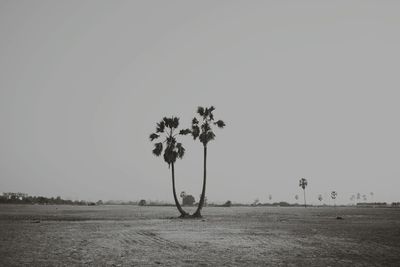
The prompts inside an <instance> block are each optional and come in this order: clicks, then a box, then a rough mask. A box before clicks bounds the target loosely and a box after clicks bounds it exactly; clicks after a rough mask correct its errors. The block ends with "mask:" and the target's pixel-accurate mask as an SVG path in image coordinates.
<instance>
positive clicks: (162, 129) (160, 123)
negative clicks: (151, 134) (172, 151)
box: [156, 121, 165, 133]
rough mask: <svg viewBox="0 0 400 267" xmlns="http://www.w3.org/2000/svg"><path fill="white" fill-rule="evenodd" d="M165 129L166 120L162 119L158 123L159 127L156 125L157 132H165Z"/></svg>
mask: <svg viewBox="0 0 400 267" xmlns="http://www.w3.org/2000/svg"><path fill="white" fill-rule="evenodd" d="M164 129H165V123H164V121H160V122H159V123H157V127H156V132H157V133H163V132H164Z"/></svg>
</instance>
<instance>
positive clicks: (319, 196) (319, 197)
mask: <svg viewBox="0 0 400 267" xmlns="http://www.w3.org/2000/svg"><path fill="white" fill-rule="evenodd" d="M318 200H319V202H321V201H322V195H321V194H319V195H318Z"/></svg>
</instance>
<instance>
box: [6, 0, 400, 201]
mask: <svg viewBox="0 0 400 267" xmlns="http://www.w3.org/2000/svg"><path fill="white" fill-rule="evenodd" d="M399 14H400V3H399V2H397V1H366V0H363V1H348V0H345V1H196V2H195V1H4V0H0V40H1V41H0V125H1V130H0V192H8V191H12V192H15V191H21V192H26V193H28V194H31V195H45V196H57V195H60V196H62V197H65V198H71V199H89V200H98V199H103V200H107V199H121V200H138V199H141V198H144V199H152V200H163V201H168V202H172V201H173V198H172V190H171V174H170V170H169V169H168V166H167V164H166V163H164V162H163V160H162V158H156V157H154V156H153V155H152V153H151V150H152V145H151V143H150V142H149V140H148V135H149V134H150V133H151V132H152V131H154V128H155V123H156V122H157V121H159V120H160V119H161V118H162V117H163V116H166V115H176V116H179V117H181V124H182V126H184V127H186V126H189V122H190V120H191V118H192V117H193V115H194V112H195V110H196V107H197V106H198V105H204V106H208V105H214V106H216V111H215V116H216V117H217V118H219V119H223V120H224V121H225V122H226V124H227V127H226V128H225V129H223V130H216V134H217V138H216V140H215V141H214V142H212V143H210V144H209V149H208V160H209V161H208V182H207V196H208V199H209V201H211V202H213V201H215V202H222V201H226V200H228V199H229V200H232V201H234V202H246V203H249V202H252V201H253V200H254V199H255V198H259V199H260V201H261V202H265V201H267V197H268V195H269V194H272V197H273V201H280V200H286V201H290V202H294V201H295V200H294V196H295V195H296V194H299V195H300V196H302V190H301V188H300V187H299V186H298V180H299V179H300V178H301V177H305V178H307V179H308V181H309V186H308V187H307V192H308V199H309V202H311V203H313V202H314V203H316V202H318V201H317V196H318V194H320V193H321V194H323V196H324V197H325V199H326V201H327V202H328V200H327V197H328V193H329V192H330V191H332V190H336V191H337V192H338V202H341V203H348V202H350V201H349V198H350V196H351V194H354V193H357V192H360V193H361V194H368V196H369V192H374V193H375V197H374V198H375V199H374V200H376V201H399V200H400V195H399V188H400V179H399V178H400V170H399V168H400V123H399V114H400V104H399V102H400V91H399V90H400V81H399V79H400V74H399V64H400V63H399V62H400V50H399V47H400V34H399V29H400V16H399ZM181 141H182V142H183V143H184V145H185V147H186V149H187V154H186V156H185V158H184V159H183V160H180V161H179V162H177V163H176V172H177V173H176V179H177V191H178V192H180V191H182V190H185V191H186V192H187V193H189V194H193V195H194V196H195V197H196V200H197V199H198V196H199V194H200V192H201V182H202V146H201V144H200V143H198V142H193V140H192V139H191V138H189V137H183V138H182V139H181ZM324 201H325V200H324Z"/></svg>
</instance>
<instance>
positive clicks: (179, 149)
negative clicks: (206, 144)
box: [176, 143, 185, 159]
mask: <svg viewBox="0 0 400 267" xmlns="http://www.w3.org/2000/svg"><path fill="white" fill-rule="evenodd" d="M176 148H177V150H178V157H179V158H180V159H181V158H183V155H184V154H185V148H184V147H183V146H182V144H181V143H177V144H176Z"/></svg>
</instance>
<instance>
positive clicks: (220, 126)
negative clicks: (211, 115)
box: [214, 120, 225, 128]
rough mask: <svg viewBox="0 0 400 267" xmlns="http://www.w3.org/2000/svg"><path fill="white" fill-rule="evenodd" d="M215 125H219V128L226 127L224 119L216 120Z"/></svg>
mask: <svg viewBox="0 0 400 267" xmlns="http://www.w3.org/2000/svg"><path fill="white" fill-rule="evenodd" d="M214 124H215V125H217V126H218V128H224V127H225V122H223V121H222V120H218V121H217V122H214Z"/></svg>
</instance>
